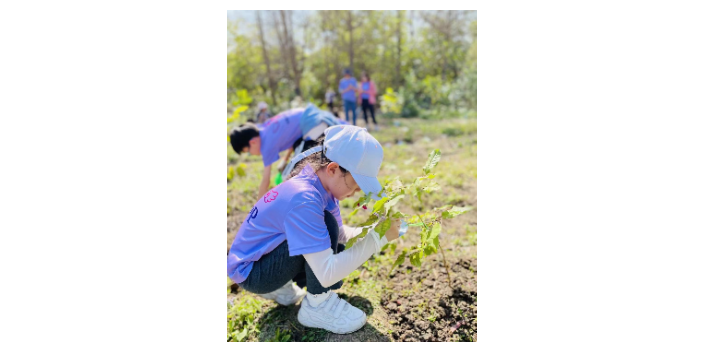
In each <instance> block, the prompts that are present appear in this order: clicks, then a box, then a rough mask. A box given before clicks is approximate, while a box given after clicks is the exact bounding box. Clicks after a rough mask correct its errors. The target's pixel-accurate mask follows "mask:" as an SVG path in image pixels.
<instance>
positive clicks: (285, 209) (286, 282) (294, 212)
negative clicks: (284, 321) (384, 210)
mask: <svg viewBox="0 0 704 352" xmlns="http://www.w3.org/2000/svg"><path fill="white" fill-rule="evenodd" d="M310 151H312V152H313V153H311V154H310V155H308V156H306V157H305V158H304V159H302V160H300V161H299V162H298V163H297V165H296V167H295V169H294V171H293V173H292V175H293V177H292V178H291V179H289V180H288V181H286V182H284V183H282V184H281V185H279V186H277V187H276V188H274V189H272V190H271V192H269V193H267V195H266V196H264V197H261V198H260V199H259V201H257V203H256V204H255V205H254V206H253V207H252V210H251V211H250V212H249V216H248V217H247V219H246V220H244V221H243V223H242V225H241V226H240V228H239V230H238V231H237V235H236V236H235V240H234V241H233V242H232V245H231V247H230V251H229V252H228V255H227V275H228V277H229V278H230V279H232V281H234V282H235V283H237V284H238V285H239V286H240V287H241V288H242V289H244V290H246V291H249V292H252V293H255V294H258V295H260V296H262V297H264V298H267V299H273V300H276V301H277V302H278V303H279V304H282V305H292V304H296V303H297V302H298V301H301V300H302V302H301V308H300V309H299V311H298V315H297V318H298V322H299V323H301V325H303V326H306V327H312V328H322V329H325V330H327V331H330V332H333V333H337V334H347V333H351V332H354V331H357V330H359V329H360V328H362V327H363V326H364V324H365V323H366V320H367V316H366V314H365V313H364V312H363V311H362V310H360V309H359V308H356V307H355V306H353V305H351V304H349V303H348V302H347V301H345V300H343V299H342V298H340V297H339V296H338V295H337V293H335V292H334V291H333V290H336V289H339V288H340V287H341V286H342V279H344V278H345V277H347V276H348V275H349V274H351V273H352V272H353V271H355V270H356V269H357V268H358V267H359V266H360V265H362V264H363V263H364V262H366V261H367V260H368V259H369V258H370V257H371V256H372V255H373V254H375V253H378V252H380V251H381V248H382V247H383V246H384V245H385V244H386V243H388V242H389V241H393V240H395V239H397V238H398V237H399V234H400V233H399V232H400V227H401V222H400V219H394V220H392V222H391V227H390V228H389V230H387V231H386V233H385V234H384V236H382V237H380V236H379V234H377V233H376V232H374V230H373V229H372V230H370V231H369V234H368V235H367V236H366V237H365V238H364V239H362V240H359V241H358V242H357V243H356V244H355V246H354V247H352V248H350V249H348V250H345V245H343V244H340V243H339V232H338V231H339V229H340V228H341V226H342V220H341V217H340V208H339V201H341V200H343V199H346V198H349V197H352V196H354V194H355V193H357V192H359V191H360V190H361V191H363V192H364V193H365V194H367V193H369V192H371V193H372V194H378V193H379V192H380V191H381V190H382V187H381V184H380V183H379V181H378V179H377V177H378V173H379V168H380V167H381V163H382V160H383V157H384V151H383V148H382V146H381V144H379V142H378V141H377V140H376V139H375V138H374V137H373V136H372V135H371V134H369V132H367V131H366V129H364V128H360V127H356V126H349V125H346V126H333V127H330V128H328V129H326V130H325V137H324V142H323V146H318V147H316V148H315V149H311V150H310ZM375 199H378V197H376V198H375ZM304 286H306V287H307V290H308V292H306V291H304V290H302V289H301V288H300V287H304Z"/></svg>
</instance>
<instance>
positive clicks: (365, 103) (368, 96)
mask: <svg viewBox="0 0 704 352" xmlns="http://www.w3.org/2000/svg"><path fill="white" fill-rule="evenodd" d="M361 83H362V84H360V86H359V98H358V100H359V101H360V103H361V105H362V113H364V123H365V124H366V126H367V127H369V120H367V110H369V113H370V114H371V115H372V121H374V130H375V131H378V130H379V125H378V124H377V123H376V118H375V117H374V105H376V84H374V82H373V81H372V80H370V79H369V74H367V73H366V72H365V73H363V74H362V82H361Z"/></svg>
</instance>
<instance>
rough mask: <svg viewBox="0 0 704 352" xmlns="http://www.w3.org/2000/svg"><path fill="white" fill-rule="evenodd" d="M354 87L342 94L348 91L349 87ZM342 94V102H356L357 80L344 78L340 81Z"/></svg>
mask: <svg viewBox="0 0 704 352" xmlns="http://www.w3.org/2000/svg"><path fill="white" fill-rule="evenodd" d="M349 86H352V87H354V89H352V90H350V91H347V92H344V93H342V91H343V90H345V89H347V87H349ZM339 90H340V93H341V94H342V100H347V101H356V100H357V96H356V95H355V94H356V91H357V80H356V79H354V77H350V78H343V79H341V80H340V87H339Z"/></svg>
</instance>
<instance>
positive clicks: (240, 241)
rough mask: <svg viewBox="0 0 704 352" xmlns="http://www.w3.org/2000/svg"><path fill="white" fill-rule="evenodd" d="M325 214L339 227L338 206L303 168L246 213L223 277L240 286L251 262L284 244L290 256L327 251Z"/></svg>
mask: <svg viewBox="0 0 704 352" xmlns="http://www.w3.org/2000/svg"><path fill="white" fill-rule="evenodd" d="M325 210H328V211H330V212H331V213H332V214H333V215H334V216H335V218H336V219H337V225H338V226H340V227H341V226H342V218H341V217H340V207H339V202H338V201H337V200H336V199H335V198H334V197H333V196H332V194H331V193H329V192H328V191H326V190H325V188H323V184H322V183H321V182H320V179H319V178H318V175H316V174H315V172H314V171H313V169H312V168H311V167H310V165H307V166H306V167H305V168H304V169H303V170H302V171H301V173H300V174H298V175H296V177H293V178H291V179H289V180H288V181H286V182H284V183H282V184H280V185H278V186H276V187H275V188H274V189H272V190H271V191H269V192H268V193H267V194H266V195H265V196H264V197H262V198H261V199H260V200H259V201H258V202H257V204H256V205H255V206H254V208H252V210H251V211H250V212H249V215H248V216H247V219H246V220H245V221H244V222H243V223H242V225H241V226H240V229H239V230H238V231H237V235H236V236H235V240H234V241H233V242H232V246H231V247H230V253H229V254H228V255H227V276H229V277H230V278H231V279H232V281H234V282H236V283H238V284H239V283H241V282H243V281H244V280H246V279H247V276H248V275H249V273H250V271H252V265H253V264H254V262H256V261H257V260H259V259H260V258H261V257H262V256H264V255H265V254H267V253H269V252H271V251H273V250H274V249H275V248H276V247H278V246H279V245H280V244H281V243H283V242H284V241H288V250H289V255H290V256H294V255H302V254H308V253H315V252H320V251H322V250H325V249H327V248H330V246H331V242H330V234H329V233H328V229H327V226H325V217H324V215H323V214H324V211H325Z"/></svg>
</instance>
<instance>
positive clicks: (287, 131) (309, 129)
mask: <svg viewBox="0 0 704 352" xmlns="http://www.w3.org/2000/svg"><path fill="white" fill-rule="evenodd" d="M340 123H343V121H340V120H339V119H337V118H335V117H334V116H333V115H332V114H331V113H329V112H327V111H322V110H320V109H318V108H317V107H316V106H315V105H313V104H308V106H307V107H306V108H305V109H291V110H287V111H284V112H282V113H280V114H278V115H276V116H274V117H272V118H270V119H268V120H266V122H264V123H263V124H257V125H255V124H252V123H246V124H243V125H241V126H239V127H238V128H236V129H235V130H234V131H232V133H231V134H230V144H231V145H232V149H233V150H234V151H235V152H236V153H237V154H241V153H243V152H244V153H249V154H251V155H261V156H262V162H263V163H264V170H263V171H262V181H261V183H260V184H259V192H258V198H261V197H262V196H264V194H265V193H266V192H267V191H269V187H270V186H271V168H272V165H273V164H274V163H275V162H276V161H277V160H279V153H280V152H282V151H285V150H286V151H287V153H286V156H285V157H284V160H282V161H281V162H280V164H279V167H278V171H279V172H281V171H283V169H284V167H285V166H286V162H287V161H288V159H289V157H290V156H291V154H292V153H293V151H294V149H295V148H296V147H298V146H301V148H300V150H299V152H300V151H305V150H307V149H309V148H311V147H313V146H314V145H315V139H317V138H318V137H319V136H320V135H322V133H323V131H324V130H325V128H327V127H328V126H334V125H338V124H340Z"/></svg>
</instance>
